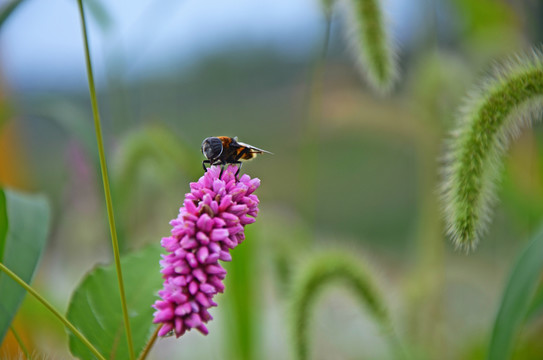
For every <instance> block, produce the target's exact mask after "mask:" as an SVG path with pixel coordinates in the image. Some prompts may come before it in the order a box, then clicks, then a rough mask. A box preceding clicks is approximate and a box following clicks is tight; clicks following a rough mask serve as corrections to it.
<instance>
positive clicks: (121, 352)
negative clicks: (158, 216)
mask: <svg viewBox="0 0 543 360" xmlns="http://www.w3.org/2000/svg"><path fill="white" fill-rule="evenodd" d="M161 252H162V248H161V247H160V246H158V245H152V246H148V247H146V248H144V249H143V250H140V251H138V252H135V253H130V254H127V255H126V256H123V257H122V258H121V266H122V270H123V279H124V286H125V294H126V301H127V307H128V313H129V316H130V326H131V329H132V338H133V342H134V351H135V353H136V355H138V354H139V353H140V352H141V351H142V350H143V348H144V346H145V343H146V342H147V340H148V339H149V338H150V337H151V335H152V333H153V331H154V329H155V328H156V325H154V324H153V323H152V321H153V312H154V309H153V308H152V307H151V305H152V304H153V303H154V302H155V300H156V299H157V292H158V290H160V288H161V287H162V281H163V280H162V275H161V273H160V265H159V261H160V259H161V257H160V254H161ZM67 318H68V320H70V321H71V322H72V323H73V324H74V325H75V326H76V327H77V328H78V329H79V331H81V332H82V333H83V335H85V336H86V337H87V339H89V341H90V342H91V343H92V344H94V346H95V347H96V348H97V349H98V351H100V353H101V354H103V355H104V356H105V357H106V358H107V359H128V358H129V352H128V346H127V342H126V335H125V331H124V324H123V317H122V311H121V300H120V295H119V289H118V283H117V275H116V272H115V267H114V266H113V265H107V266H98V267H96V268H95V269H93V270H91V271H90V272H89V273H88V274H87V275H86V276H85V277H84V278H83V281H82V282H81V284H80V285H79V286H78V287H77V289H76V290H75V291H74V293H73V294H72V298H71V300H70V305H69V307H68V314H67ZM70 351H71V352H72V354H73V355H74V356H76V357H78V358H80V359H94V356H93V354H92V353H91V352H90V351H89V350H88V349H87V348H86V347H85V346H84V345H83V344H82V343H81V342H80V341H79V339H77V338H76V337H75V336H73V335H72V334H70Z"/></svg>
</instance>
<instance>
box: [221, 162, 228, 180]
mask: <svg viewBox="0 0 543 360" xmlns="http://www.w3.org/2000/svg"><path fill="white" fill-rule="evenodd" d="M225 165H227V164H226V163H225V162H223V163H221V173H220V174H219V179H222V173H223V172H224V166H225Z"/></svg>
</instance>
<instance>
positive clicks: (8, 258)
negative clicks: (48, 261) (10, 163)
mask: <svg viewBox="0 0 543 360" xmlns="http://www.w3.org/2000/svg"><path fill="white" fill-rule="evenodd" d="M48 229H49V206H48V204H47V201H46V200H45V198H43V197H42V196H37V195H27V194H22V193H19V192H16V191H12V190H2V189H0V261H1V262H2V263H3V264H4V265H5V266H7V267H8V268H9V269H10V270H12V271H13V272H14V273H15V274H17V275H18V276H19V277H21V278H22V279H23V280H24V281H25V282H27V283H30V282H31V281H32V277H33V276H34V272H35V270H36V267H37V265H38V261H39V260H40V257H41V254H42V252H43V249H44V247H45V242H46V239H47V233H48ZM0 294H1V296H0V343H1V342H2V340H3V338H4V336H5V335H6V332H7V330H8V328H9V326H10V324H11V322H12V321H13V317H14V316H15V314H16V313H17V309H18V308H19V305H20V304H21V301H22V300H23V297H24V294H25V290H24V289H23V288H22V287H21V286H19V285H18V284H17V283H16V282H15V281H13V280H12V279H11V278H9V277H8V276H7V275H6V274H4V273H0Z"/></svg>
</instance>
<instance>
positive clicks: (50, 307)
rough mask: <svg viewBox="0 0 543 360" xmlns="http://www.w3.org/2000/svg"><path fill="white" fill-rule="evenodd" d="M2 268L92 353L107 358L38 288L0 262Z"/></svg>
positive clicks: (100, 357)
mask: <svg viewBox="0 0 543 360" xmlns="http://www.w3.org/2000/svg"><path fill="white" fill-rule="evenodd" d="M0 270H2V271H3V272H4V273H6V275H8V276H9V277H10V278H12V279H13V281H15V282H16V283H17V284H19V285H21V286H22V287H23V288H24V289H25V290H26V291H28V293H29V294H30V295H32V296H34V297H35V298H36V300H38V301H39V302H41V303H42V304H43V306H45V307H46V308H47V309H48V310H49V311H50V312H51V313H52V314H53V315H55V316H56V317H57V318H58V319H59V320H60V321H61V322H62V323H63V324H64V326H66V327H67V328H68V329H69V330H70V331H71V332H72V333H73V334H74V335H75V336H76V337H77V338H78V339H79V340H81V342H82V343H83V344H85V346H86V347H87V348H88V349H89V350H90V351H92V353H93V354H94V355H95V356H96V357H97V358H98V359H100V360H105V358H104V357H103V356H102V354H100V352H98V350H96V348H95V347H94V346H93V345H92V344H91V343H90V341H89V340H87V338H86V337H85V335H83V334H82V333H81V332H79V330H77V328H76V327H75V326H74V325H73V324H72V323H71V322H70V321H69V320H68V319H66V318H65V317H64V315H62V314H61V313H60V312H58V311H57V310H56V309H55V308H54V307H53V305H51V304H50V303H49V302H48V301H47V300H45V299H44V298H43V297H42V296H41V295H40V294H38V292H37V291H36V290H34V289H33V288H32V287H31V286H30V285H28V284H27V283H26V282H24V280H23V279H21V278H20V277H18V276H17V275H16V274H15V273H14V272H12V271H11V270H10V269H8V268H7V267H6V266H5V265H4V264H2V263H0Z"/></svg>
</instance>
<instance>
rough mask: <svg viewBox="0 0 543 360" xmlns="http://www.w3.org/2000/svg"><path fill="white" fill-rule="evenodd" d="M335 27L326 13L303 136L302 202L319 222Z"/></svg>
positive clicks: (312, 221) (305, 210) (307, 214)
mask: <svg viewBox="0 0 543 360" xmlns="http://www.w3.org/2000/svg"><path fill="white" fill-rule="evenodd" d="M331 28H332V14H331V13H327V14H326V24H325V29H324V38H323V43H322V49H321V51H320V54H318V55H317V57H316V59H315V63H314V65H313V69H312V73H311V78H310V80H309V94H308V97H307V100H306V104H305V107H306V108H305V114H304V119H303V123H302V129H301V130H302V133H301V136H300V174H301V179H300V185H299V189H300V192H299V194H300V197H299V200H298V201H299V206H300V209H301V211H302V212H303V213H304V215H305V217H306V219H308V221H307V222H308V223H309V224H311V225H314V224H315V216H316V215H315V209H316V205H315V201H316V200H315V199H316V196H315V193H316V187H317V183H316V179H318V175H317V172H318V166H319V164H318V153H319V148H318V145H317V144H318V143H319V138H320V133H321V127H320V124H321V117H322V112H321V104H322V99H323V94H322V93H323V87H324V86H323V83H324V72H325V68H326V56H327V53H328V44H329V41H330V33H331Z"/></svg>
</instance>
